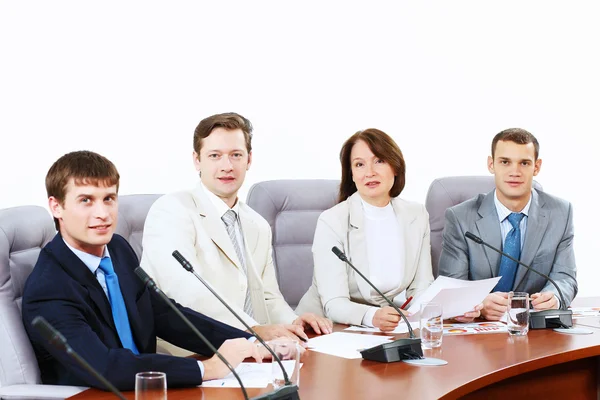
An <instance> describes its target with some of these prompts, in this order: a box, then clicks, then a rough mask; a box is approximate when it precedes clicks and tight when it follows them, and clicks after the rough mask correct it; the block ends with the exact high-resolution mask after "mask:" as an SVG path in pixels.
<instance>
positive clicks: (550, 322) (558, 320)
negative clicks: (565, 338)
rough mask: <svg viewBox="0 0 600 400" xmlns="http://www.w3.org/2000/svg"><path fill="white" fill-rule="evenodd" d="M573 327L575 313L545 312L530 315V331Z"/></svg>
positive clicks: (562, 311) (563, 311)
mask: <svg viewBox="0 0 600 400" xmlns="http://www.w3.org/2000/svg"><path fill="white" fill-rule="evenodd" d="M572 326H573V311H571V310H544V311H536V312H532V313H529V329H546V328H550V329H553V328H570V327H572Z"/></svg>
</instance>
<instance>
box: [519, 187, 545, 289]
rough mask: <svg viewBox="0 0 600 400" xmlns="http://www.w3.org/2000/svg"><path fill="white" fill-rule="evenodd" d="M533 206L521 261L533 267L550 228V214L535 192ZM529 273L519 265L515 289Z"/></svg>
mask: <svg viewBox="0 0 600 400" xmlns="http://www.w3.org/2000/svg"><path fill="white" fill-rule="evenodd" d="M531 195H532V198H531V206H530V207H529V215H528V216H527V230H526V232H525V242H524V243H523V251H522V252H521V259H520V261H521V262H522V263H523V264H526V265H531V263H532V262H533V258H534V257H535V255H536V254H537V251H538V249H539V247H540V245H541V243H542V237H543V236H544V233H545V232H546V227H547V226H548V220H549V218H548V215H547V214H548V212H547V211H546V210H545V209H544V208H543V207H544V203H542V200H541V199H540V197H539V196H538V194H537V192H536V191H535V190H533V191H532V194H531ZM526 273H527V268H525V267H523V266H521V265H519V266H518V269H517V275H516V277H515V285H514V287H515V288H516V287H519V285H520V284H521V281H522V280H523V278H524V277H525V274H526Z"/></svg>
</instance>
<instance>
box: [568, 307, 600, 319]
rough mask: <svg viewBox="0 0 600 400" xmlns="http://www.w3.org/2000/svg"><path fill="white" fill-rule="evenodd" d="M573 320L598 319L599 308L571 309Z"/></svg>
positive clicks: (599, 315) (599, 314)
mask: <svg viewBox="0 0 600 400" xmlns="http://www.w3.org/2000/svg"><path fill="white" fill-rule="evenodd" d="M570 310H571V311H573V318H583V317H600V307H571V308H570Z"/></svg>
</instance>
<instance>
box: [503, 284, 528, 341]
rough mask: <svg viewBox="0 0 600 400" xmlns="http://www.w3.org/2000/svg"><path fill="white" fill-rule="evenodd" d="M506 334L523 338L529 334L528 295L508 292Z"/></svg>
mask: <svg viewBox="0 0 600 400" xmlns="http://www.w3.org/2000/svg"><path fill="white" fill-rule="evenodd" d="M506 313H507V318H506V320H507V321H506V325H507V326H508V333H509V334H511V335H515V336H524V335H527V332H529V294H528V293H525V292H509V293H508V307H507V310H506Z"/></svg>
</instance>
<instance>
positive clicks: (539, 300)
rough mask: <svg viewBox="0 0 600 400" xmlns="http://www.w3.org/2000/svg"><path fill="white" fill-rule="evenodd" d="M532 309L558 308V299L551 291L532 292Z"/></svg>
mask: <svg viewBox="0 0 600 400" xmlns="http://www.w3.org/2000/svg"><path fill="white" fill-rule="evenodd" d="M531 305H532V306H533V309H534V310H551V309H557V308H558V300H557V299H556V296H555V295H554V293H552V292H541V293H534V294H532V295H531Z"/></svg>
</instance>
